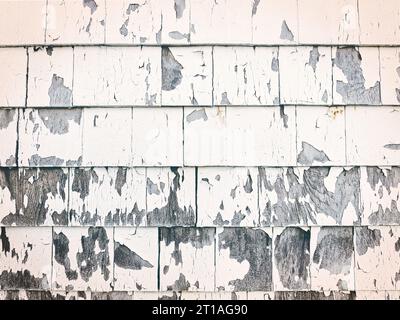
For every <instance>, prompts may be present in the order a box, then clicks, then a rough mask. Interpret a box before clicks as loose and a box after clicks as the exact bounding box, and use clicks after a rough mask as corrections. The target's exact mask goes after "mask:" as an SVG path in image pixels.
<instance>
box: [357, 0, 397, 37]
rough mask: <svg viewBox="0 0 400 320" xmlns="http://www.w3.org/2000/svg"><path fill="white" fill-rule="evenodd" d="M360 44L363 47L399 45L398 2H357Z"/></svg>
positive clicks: (394, 0)
mask: <svg viewBox="0 0 400 320" xmlns="http://www.w3.org/2000/svg"><path fill="white" fill-rule="evenodd" d="M358 5H359V15H360V42H361V44H363V45H366V44H369V45H371V44H373V45H390V44H391V45H393V44H399V43H400V24H399V19H400V2H399V1H397V0H374V1H363V0H361V1H358Z"/></svg>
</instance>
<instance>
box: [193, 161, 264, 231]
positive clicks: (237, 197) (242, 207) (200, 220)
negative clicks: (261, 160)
mask: <svg viewBox="0 0 400 320" xmlns="http://www.w3.org/2000/svg"><path fill="white" fill-rule="evenodd" d="M257 175H258V172H257V168H225V167H223V168H215V167H214V168H199V171H198V188H197V197H198V201H197V204H198V208H197V215H198V217H197V225H198V226H202V227H204V226H246V227H255V226H258V224H259V215H258V203H257V199H258V181H257Z"/></svg>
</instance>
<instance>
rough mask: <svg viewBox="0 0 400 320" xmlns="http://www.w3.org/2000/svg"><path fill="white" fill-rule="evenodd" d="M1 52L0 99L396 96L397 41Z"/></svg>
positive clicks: (222, 100)
mask: <svg viewBox="0 0 400 320" xmlns="http://www.w3.org/2000/svg"><path fill="white" fill-rule="evenodd" d="M0 59H1V61H2V73H1V75H0V105H1V106H16V107H22V106H28V107H29V106H35V107H36V106H37V107H44V106H52V107H53V106H68V107H69V106H72V105H74V106H85V107H86V106H159V105H163V106H191V105H204V106H211V105H229V104H231V105H253V106H257V105H279V104H305V105H307V104H309V105H342V104H361V105H382V104H383V105H399V104H400V71H399V70H400V49H399V48H397V47H391V48H378V47H360V48H355V47H346V48H337V47H326V46H325V47H307V46H305V47H279V48H278V47H170V48H167V47H164V48H161V47H75V48H72V47H62V48H51V47H46V48H45V47H30V48H28V49H27V51H26V49H25V48H2V49H0ZM27 64H28V65H27Z"/></svg>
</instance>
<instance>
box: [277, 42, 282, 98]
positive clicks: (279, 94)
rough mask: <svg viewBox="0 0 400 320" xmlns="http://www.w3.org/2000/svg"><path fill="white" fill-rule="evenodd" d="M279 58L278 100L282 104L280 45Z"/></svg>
mask: <svg viewBox="0 0 400 320" xmlns="http://www.w3.org/2000/svg"><path fill="white" fill-rule="evenodd" d="M277 58H278V100H279V105H280V104H281V63H280V59H279V58H280V47H279V46H278V50H277Z"/></svg>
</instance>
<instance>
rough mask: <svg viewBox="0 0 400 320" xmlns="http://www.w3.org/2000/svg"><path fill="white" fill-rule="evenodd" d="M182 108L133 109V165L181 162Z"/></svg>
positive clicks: (171, 164)
mask: <svg viewBox="0 0 400 320" xmlns="http://www.w3.org/2000/svg"><path fill="white" fill-rule="evenodd" d="M182 113H183V111H182V108H161V109H154V108H149V109H146V108H133V120H132V128H133V135H132V141H133V142H132V150H133V159H132V165H134V166H155V167H158V166H180V165H182V164H183V127H182Z"/></svg>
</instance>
